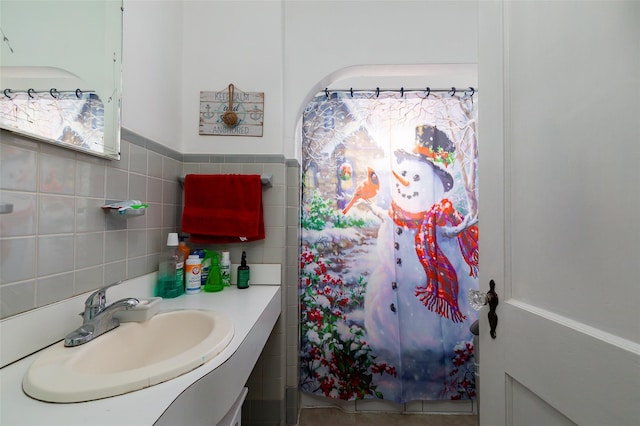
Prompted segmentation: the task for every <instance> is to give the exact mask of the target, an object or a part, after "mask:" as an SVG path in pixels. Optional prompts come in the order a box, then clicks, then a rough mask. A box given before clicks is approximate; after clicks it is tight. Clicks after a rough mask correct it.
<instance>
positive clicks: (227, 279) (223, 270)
mask: <svg viewBox="0 0 640 426" xmlns="http://www.w3.org/2000/svg"><path fill="white" fill-rule="evenodd" d="M220 274H221V275H222V284H223V285H224V286H225V287H228V286H230V285H231V259H229V252H228V251H223V252H222V260H221V261H220Z"/></svg>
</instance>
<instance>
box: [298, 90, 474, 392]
mask: <svg viewBox="0 0 640 426" xmlns="http://www.w3.org/2000/svg"><path fill="white" fill-rule="evenodd" d="M476 109H477V95H470V94H468V93H464V94H462V93H460V94H434V93H431V94H425V93H423V92H413V91H407V92H403V93H398V92H380V93H376V92H358V93H353V94H350V93H346V92H345V93H342V92H333V93H331V94H329V96H327V95H325V94H324V93H323V94H320V95H318V96H317V97H315V98H314V99H313V100H312V101H311V102H310V104H309V105H308V107H307V109H306V110H305V113H304V115H303V129H302V132H303V135H302V173H303V176H302V177H303V194H302V212H301V253H300V283H299V295H300V310H301V330H300V335H301V346H300V347H301V353H300V356H301V362H300V365H301V367H300V368H301V370H300V387H301V389H302V390H303V391H305V392H309V393H313V394H316V395H323V396H326V397H332V398H338V399H344V400H352V399H363V398H380V399H386V400H390V401H394V402H399V403H404V402H408V401H412V400H457V399H471V398H474V397H475V381H474V377H475V376H474V368H473V365H474V363H473V361H474V346H473V335H472V334H471V332H470V331H469V327H470V325H471V324H472V323H473V322H474V321H475V320H476V319H477V313H476V312H475V311H474V310H473V309H471V307H470V305H469V303H468V298H467V292H468V291H469V290H470V289H477V288H478V260H479V257H478V193H477V181H478V177H477V140H476Z"/></svg>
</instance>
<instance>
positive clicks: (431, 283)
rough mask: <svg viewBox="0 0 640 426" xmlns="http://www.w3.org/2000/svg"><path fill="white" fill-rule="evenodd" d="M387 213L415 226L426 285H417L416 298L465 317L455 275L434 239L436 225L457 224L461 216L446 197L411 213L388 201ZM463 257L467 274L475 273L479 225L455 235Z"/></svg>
mask: <svg viewBox="0 0 640 426" xmlns="http://www.w3.org/2000/svg"><path fill="white" fill-rule="evenodd" d="M389 216H391V219H393V221H394V222H395V224H396V225H398V226H403V227H406V228H411V229H417V230H418V232H416V236H415V243H416V244H415V247H416V254H417V255H418V259H419V260H420V263H421V264H422V267H423V268H424V271H425V273H426V275H427V282H426V286H418V287H416V297H418V298H419V299H420V301H421V302H422V303H424V305H425V306H426V307H427V308H428V309H429V310H431V311H433V312H436V313H437V314H438V315H440V316H442V317H444V318H449V317H451V320H452V321H453V322H462V321H464V320H465V319H466V317H465V316H464V315H463V314H462V312H460V308H459V307H458V276H457V274H456V271H455V269H454V268H453V266H452V265H451V262H449V259H447V256H446V255H445V254H444V253H443V252H442V250H441V249H440V247H439V246H438V241H437V240H436V227H438V226H445V225H449V226H457V225H459V224H460V223H461V222H462V219H463V217H462V215H460V213H459V212H458V211H457V210H456V209H455V208H454V207H453V204H452V203H451V201H449V200H447V199H446V198H445V199H443V200H442V202H441V203H438V204H435V205H433V207H431V209H429V210H428V211H426V212H419V213H411V212H408V211H406V210H403V209H402V208H400V207H398V205H397V204H396V203H395V202H393V201H392V202H391V210H390V211H389ZM458 244H459V246H460V252H461V253H462V257H463V258H464V260H465V261H466V262H467V264H468V265H469V268H470V271H469V275H470V276H473V277H477V276H478V227H477V226H475V225H473V226H470V227H469V228H467V229H465V230H463V231H462V232H461V233H459V234H458Z"/></svg>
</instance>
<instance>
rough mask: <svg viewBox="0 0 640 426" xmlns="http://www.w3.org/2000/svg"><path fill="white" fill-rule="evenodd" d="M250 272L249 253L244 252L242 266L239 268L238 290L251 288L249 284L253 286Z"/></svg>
mask: <svg viewBox="0 0 640 426" xmlns="http://www.w3.org/2000/svg"><path fill="white" fill-rule="evenodd" d="M250 272H251V271H250V269H249V266H247V253H246V252H244V251H243V252H242V259H241V260H240V266H238V288H249V284H251V278H250V276H249V275H250Z"/></svg>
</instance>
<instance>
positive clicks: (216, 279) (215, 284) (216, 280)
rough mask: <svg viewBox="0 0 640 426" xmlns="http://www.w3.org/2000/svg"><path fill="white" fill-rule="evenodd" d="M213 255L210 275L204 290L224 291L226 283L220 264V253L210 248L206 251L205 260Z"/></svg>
mask: <svg viewBox="0 0 640 426" xmlns="http://www.w3.org/2000/svg"><path fill="white" fill-rule="evenodd" d="M207 257H211V266H210V267H209V276H208V277H207V282H206V284H205V285H204V291H207V292H215V291H222V290H223V289H224V284H223V283H222V274H221V273H220V265H219V264H218V253H216V252H214V251H210V250H206V251H205V260H206V259H207Z"/></svg>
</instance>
